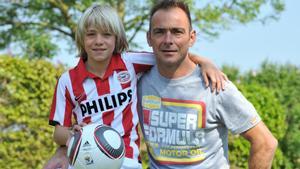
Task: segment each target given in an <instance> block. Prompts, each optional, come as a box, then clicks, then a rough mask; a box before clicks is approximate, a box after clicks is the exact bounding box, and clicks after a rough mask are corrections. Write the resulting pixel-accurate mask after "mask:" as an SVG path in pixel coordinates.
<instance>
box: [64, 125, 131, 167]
mask: <svg viewBox="0 0 300 169" xmlns="http://www.w3.org/2000/svg"><path fill="white" fill-rule="evenodd" d="M124 154H125V146H124V141H123V139H122V137H121V136H120V134H119V133H118V132H117V131H116V130H115V129H113V128H111V127H109V126H106V125H99V124H89V125H87V126H84V127H82V130H81V131H80V132H75V134H74V135H73V136H72V138H71V139H70V142H69V145H68V151H67V156H68V158H69V162H70V164H71V165H72V166H73V167H74V168H75V169H108V168H109V169H120V168H121V166H122V163H123V160H124Z"/></svg>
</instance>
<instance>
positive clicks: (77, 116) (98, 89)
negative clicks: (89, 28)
mask: <svg viewBox="0 0 300 169" xmlns="http://www.w3.org/2000/svg"><path fill="white" fill-rule="evenodd" d="M154 63H155V58H154V55H153V54H151V53H142V52H140V53H132V52H128V53H122V54H117V55H114V56H112V58H111V61H110V63H109V65H108V68H107V70H106V72H105V75H104V77H103V78H100V77H97V76H96V75H94V74H92V73H90V72H88V71H87V70H86V68H85V64H84V61H83V60H82V59H80V60H79V63H78V65H77V66H76V67H75V68H73V69H70V70H69V71H67V72H65V73H63V74H62V76H61V77H60V78H59V80H58V82H57V85H56V89H55V93H54V96H53V101H52V106H51V112H50V116H49V124H50V125H53V126H55V125H61V126H65V127H70V126H71V125H72V123H74V120H75V122H76V123H78V124H80V123H82V122H85V123H94V122H97V123H100V124H106V125H109V126H111V127H113V128H114V129H116V130H117V131H118V132H119V133H120V134H121V136H122V137H123V139H124V143H125V146H126V155H125V156H126V157H127V158H130V159H133V160H138V158H139V144H140V138H139V135H138V129H137V124H138V120H139V119H138V114H137V80H138V77H139V76H140V75H141V73H142V72H145V71H147V70H149V69H150V68H151V66H152V65H153V64H154ZM72 116H73V117H74V120H72Z"/></svg>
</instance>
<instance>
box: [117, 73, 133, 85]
mask: <svg viewBox="0 0 300 169" xmlns="http://www.w3.org/2000/svg"><path fill="white" fill-rule="evenodd" d="M117 77H118V80H119V82H120V83H121V84H125V83H128V82H130V78H131V77H130V74H129V73H128V72H127V71H121V72H118V73H117Z"/></svg>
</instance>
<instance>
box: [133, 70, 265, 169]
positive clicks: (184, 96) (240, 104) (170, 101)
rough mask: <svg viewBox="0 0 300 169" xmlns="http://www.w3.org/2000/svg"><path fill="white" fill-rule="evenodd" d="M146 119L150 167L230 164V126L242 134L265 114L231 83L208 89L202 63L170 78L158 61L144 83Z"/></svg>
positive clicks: (203, 167) (142, 98) (141, 96)
mask: <svg viewBox="0 0 300 169" xmlns="http://www.w3.org/2000/svg"><path fill="white" fill-rule="evenodd" d="M138 95H139V100H140V103H139V105H138V110H139V115H140V122H141V126H142V131H143V134H144V138H145V142H146V144H147V148H148V154H149V159H150V168H152V169H154V168H155V169H156V168H157V169H164V168H180V169H184V168H189V169H196V168H197V169H199V168H201V169H220V168H222V169H223V168H229V161H228V130H230V131H231V132H232V133H234V134H238V133H242V132H244V131H246V130H248V129H250V128H252V127H253V126H255V125H256V124H257V123H258V122H259V121H260V120H261V119H260V117H259V116H258V114H257V112H256V110H255V108H254V107H253V105H252V104H251V103H250V102H249V101H247V100H246V99H245V97H244V96H243V95H242V94H241V93H240V92H239V91H238V90H237V88H236V87H235V86H234V84H232V83H231V82H228V83H226V88H225V91H222V92H220V93H219V94H215V93H212V92H211V90H210V88H206V87H205V85H204V81H203V79H202V77H201V70H200V68H199V67H197V68H196V69H195V70H194V71H193V72H192V73H191V74H189V75H187V76H184V77H181V78H178V79H167V78H165V77H163V76H161V75H160V74H159V73H158V70H157V67H156V66H155V67H154V68H152V70H151V71H150V72H148V73H146V74H145V75H144V76H143V77H142V78H141V80H140V81H139V84H138Z"/></svg>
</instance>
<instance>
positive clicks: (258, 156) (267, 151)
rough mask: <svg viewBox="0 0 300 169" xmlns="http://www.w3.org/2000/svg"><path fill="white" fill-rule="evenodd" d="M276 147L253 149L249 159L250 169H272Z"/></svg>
mask: <svg viewBox="0 0 300 169" xmlns="http://www.w3.org/2000/svg"><path fill="white" fill-rule="evenodd" d="M275 150H276V146H273V147H269V148H261V149H259V150H253V149H251V152H250V158H249V169H270V168H271V166H272V161H273V157H274V154H275Z"/></svg>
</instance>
